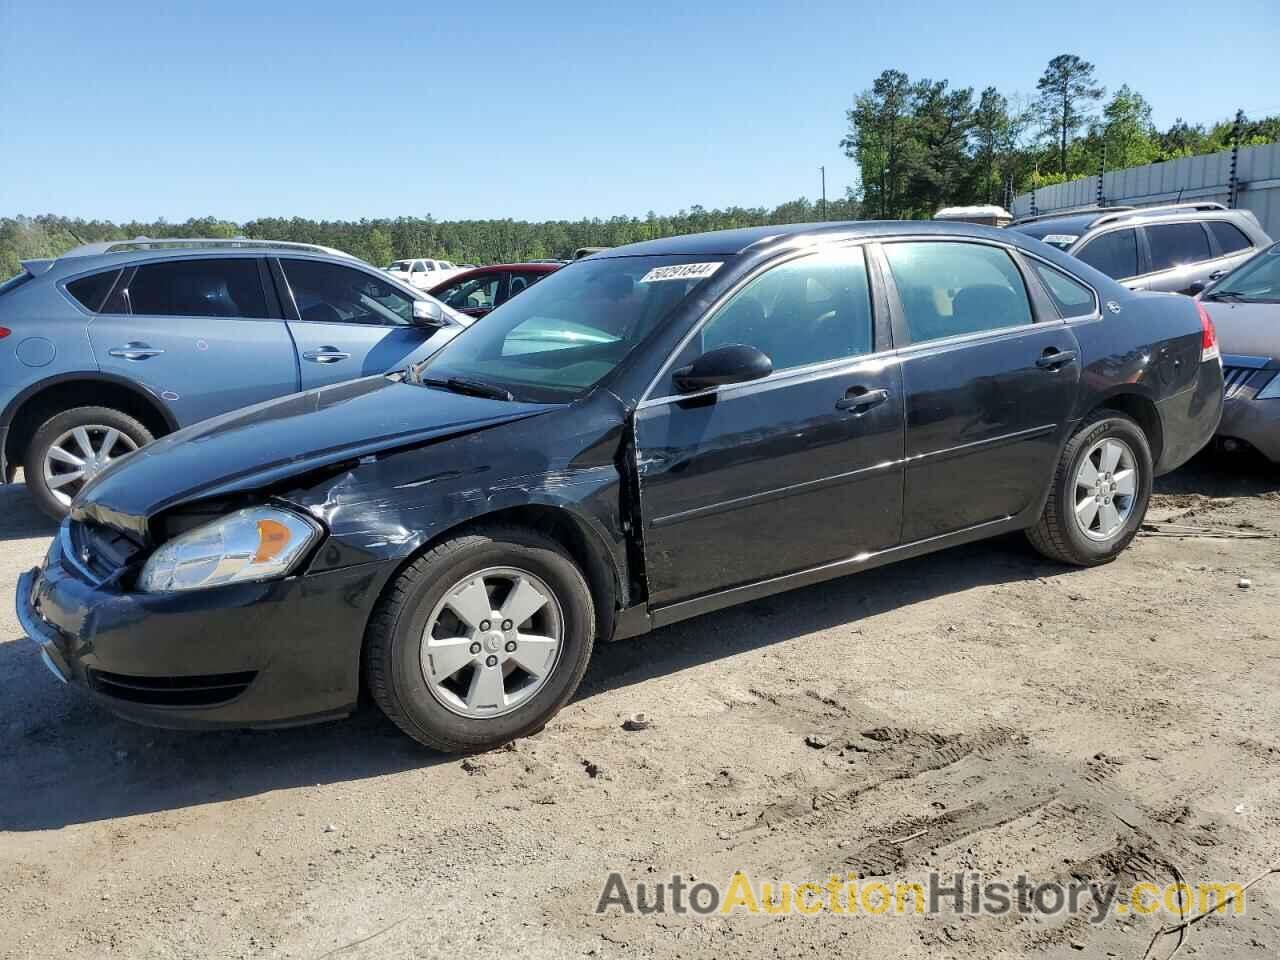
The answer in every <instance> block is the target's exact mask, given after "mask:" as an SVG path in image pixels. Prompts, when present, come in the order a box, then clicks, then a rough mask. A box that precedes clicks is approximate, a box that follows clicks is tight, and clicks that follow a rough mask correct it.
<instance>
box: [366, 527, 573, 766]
mask: <svg viewBox="0 0 1280 960" xmlns="http://www.w3.org/2000/svg"><path fill="white" fill-rule="evenodd" d="M595 622H596V620H595V608H594V605H593V602H592V598H591V592H590V590H589V589H588V588H587V583H586V580H585V579H584V578H583V576H582V573H581V571H580V570H579V569H578V567H577V566H576V565H575V564H574V562H573V561H572V560H571V559H570V558H569V557H568V556H567V555H566V554H565V553H564V551H563V550H562V549H561V548H560V546H559V545H558V544H557V543H556V542H555V541H553V540H551V539H549V538H547V537H544V536H542V535H541V534H538V533H535V532H533V531H531V530H525V529H521V528H514V527H500V528H491V529H485V530H477V531H475V532H473V533H470V534H467V535H464V536H460V537H455V538H454V539H451V540H447V541H445V542H444V543H441V544H439V545H438V546H436V547H434V548H433V549H431V550H429V551H428V552H427V553H425V554H423V555H422V556H421V557H419V558H418V559H417V560H415V561H414V562H413V563H411V564H410V565H409V566H408V568H407V569H406V570H405V571H404V572H403V573H402V574H401V575H400V576H399V577H398V578H397V579H396V581H395V582H394V583H392V584H391V585H390V587H388V589H387V591H386V593H385V594H384V595H383V597H382V599H381V600H379V602H378V606H377V607H376V608H375V610H374V613H373V616H372V617H371V619H370V621H369V628H368V631H367V633H366V638H365V672H366V675H367V678H368V685H369V690H370V693H371V694H372V695H373V698H374V700H375V701H376V702H377V704H378V706H379V707H381V708H382V710H383V712H384V713H386V715H387V716H388V717H389V718H390V719H391V720H392V721H393V722H394V723H395V724H396V725H397V726H398V727H400V729H401V730H403V731H404V732H405V733H407V734H408V735H409V736H411V737H413V738H414V739H415V740H417V741H418V742H419V743H422V744H425V745H426V746H428V747H433V748H435V749H437V750H443V751H448V752H455V751H479V750H487V749H490V748H493V747H496V746H500V745H501V744H503V743H506V742H508V741H510V740H514V739H516V738H518V737H522V736H527V735H529V734H531V733H535V732H537V731H538V730H540V729H541V728H542V727H543V726H544V725H545V724H546V723H547V721H548V720H550V719H551V717H553V716H554V715H555V714H556V713H557V712H558V711H559V710H560V708H561V707H562V706H564V704H565V703H566V702H567V701H568V699H569V697H571V696H572V695H573V692H574V691H575V690H576V689H577V687H578V683H579V682H580V681H581V680H582V675H583V673H585V672H586V669H587V661H588V660H589V659H590V657H591V649H592V646H593V644H594V641H595Z"/></svg>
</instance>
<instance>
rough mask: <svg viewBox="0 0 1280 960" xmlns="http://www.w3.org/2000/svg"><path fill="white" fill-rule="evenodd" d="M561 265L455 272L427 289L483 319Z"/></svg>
mask: <svg viewBox="0 0 1280 960" xmlns="http://www.w3.org/2000/svg"><path fill="white" fill-rule="evenodd" d="M562 266H564V264H562V263H559V262H555V263H499V264H495V265H493V266H491V267H476V268H475V269H474V270H466V271H463V272H462V273H456V274H454V275H453V276H452V277H450V278H449V279H448V280H445V281H443V282H441V283H438V284H436V286H434V287H431V288H429V289H428V290H427V292H428V293H429V294H431V295H432V296H433V297H435V298H436V299H437V300H442V301H444V302H445V303H447V304H448V305H449V306H451V307H453V308H454V309H455V310H458V311H460V312H462V313H465V314H467V315H468V316H471V317H483V316H484V315H485V314H486V313H488V312H489V311H490V310H492V309H493V308H494V307H496V306H498V305H499V304H502V303H506V302H507V301H508V300H510V299H511V298H512V297H514V296H515V295H516V294H517V293H519V292H520V291H521V290H524V289H525V288H526V287H531V286H533V285H534V284H535V283H537V282H538V281H539V280H541V279H542V278H543V277H545V276H546V275H547V274H548V273H555V271H557V270H559V269H560V268H561V267H562Z"/></svg>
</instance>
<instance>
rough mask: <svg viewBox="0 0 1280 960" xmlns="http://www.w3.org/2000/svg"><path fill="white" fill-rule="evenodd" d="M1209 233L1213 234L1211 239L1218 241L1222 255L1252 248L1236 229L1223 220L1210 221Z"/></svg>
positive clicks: (1247, 239)
mask: <svg viewBox="0 0 1280 960" xmlns="http://www.w3.org/2000/svg"><path fill="white" fill-rule="evenodd" d="M1209 232H1210V233H1212V234H1213V238H1214V239H1215V240H1217V241H1218V246H1219V247H1221V248H1222V252H1223V254H1224V255H1225V254H1228V253H1237V252H1238V251H1240V250H1248V249H1249V248H1250V247H1252V246H1253V244H1252V243H1250V242H1249V238H1248V237H1246V236H1245V235H1244V234H1243V233H1242V232H1241V231H1240V229H1239V228H1238V227H1236V226H1234V225H1233V224H1230V223H1227V221H1225V220H1210V221H1209Z"/></svg>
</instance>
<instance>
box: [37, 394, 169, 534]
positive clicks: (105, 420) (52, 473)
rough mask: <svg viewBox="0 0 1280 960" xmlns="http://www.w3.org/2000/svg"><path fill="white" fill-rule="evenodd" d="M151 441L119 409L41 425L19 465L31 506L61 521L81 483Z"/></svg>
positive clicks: (73, 414) (65, 415)
mask: <svg viewBox="0 0 1280 960" xmlns="http://www.w3.org/2000/svg"><path fill="white" fill-rule="evenodd" d="M151 439H152V437H151V433H150V431H149V430H147V428H146V427H144V426H143V425H142V424H141V423H139V422H138V421H137V420H135V419H134V418H133V417H131V416H129V415H128V414H124V413H121V412H120V411H119V410H112V409H111V408H110V407H75V408H74V409H71V410H64V411H63V412H62V413H58V414H55V415H54V416H52V417H50V418H49V419H48V420H46V421H45V422H44V423H43V424H41V425H40V428H39V429H38V430H36V432H35V436H33V437H32V438H31V443H29V444H28V445H27V456H26V460H25V461H24V463H23V474H24V476H25V479H26V483H27V489H28V490H30V491H31V495H32V496H33V497H34V498H35V501H36V506H38V507H39V508H40V509H41V510H43V511H44V512H45V513H47V514H48V515H49V516H51V517H53V518H54V519H55V520H58V519H61V518H62V517H64V516H66V514H67V510H68V509H69V508H70V506H71V501H72V499H74V497H75V495H76V493H78V492H79V490H80V488H81V487H83V486H84V485H85V483H87V482H88V481H89V480H92V479H93V478H94V477H95V476H97V475H98V474H99V473H101V472H102V471H103V469H105V468H106V466H107V465H108V464H109V463H111V462H112V461H113V460H117V459H119V458H120V457H123V456H124V455H125V454H127V453H132V452H133V451H134V450H137V449H138V448H139V447H141V446H143V445H145V444H147V443H150V442H151Z"/></svg>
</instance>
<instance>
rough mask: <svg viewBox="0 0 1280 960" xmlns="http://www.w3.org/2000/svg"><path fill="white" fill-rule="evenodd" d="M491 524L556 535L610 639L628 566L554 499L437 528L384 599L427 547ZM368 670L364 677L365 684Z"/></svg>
mask: <svg viewBox="0 0 1280 960" xmlns="http://www.w3.org/2000/svg"><path fill="white" fill-rule="evenodd" d="M486 527H521V528H524V529H528V530H533V531H536V532H538V533H541V534H542V535H543V536H546V537H549V538H550V539H551V540H553V541H555V542H556V543H557V544H558V545H559V546H560V547H561V548H563V549H564V551H565V552H566V553H567V554H568V555H569V557H570V558H571V559H572V560H573V561H574V563H576V564H577V565H578V568H579V569H580V570H581V571H582V575H583V577H584V578H585V579H586V581H587V588H588V589H589V590H590V591H591V598H592V600H593V601H594V605H595V611H596V639H597V641H606V640H608V639H610V638H611V637H612V635H613V629H614V624H615V622H616V620H617V612H618V606H619V604H620V603H621V604H625V603H626V594H625V592H624V587H623V584H625V583H626V579H625V576H624V574H623V571H621V570H619V569H618V566H617V562H616V561H615V560H614V558H613V556H612V554H611V553H610V551H609V548H608V546H607V544H606V542H605V540H604V538H603V536H602V535H601V534H600V533H599V532H598V531H597V530H596V529H595V527H594V526H593V525H592V523H591V521H589V520H588V519H587V518H585V517H583V516H581V515H580V514H579V513H577V512H576V511H574V510H571V509H569V508H568V507H565V506H559V505H555V504H550V503H540V502H535V503H525V504H519V505H517V506H511V507H505V508H501V509H498V510H493V511H491V512H489V513H484V514H480V515H478V516H475V517H471V518H468V519H466V520H462V521H459V522H458V523H456V524H454V525H452V526H450V527H447V528H445V529H443V530H440V531H437V532H436V533H435V534H434V535H433V536H432V537H431V538H430V539H428V540H424V541H423V542H422V543H421V544H419V545H418V546H417V548H416V549H415V550H413V552H412V553H410V554H408V555H407V556H405V557H404V558H403V559H402V560H401V561H400V563H399V564H398V565H397V566H396V569H395V571H394V572H393V573H392V574H391V576H390V577H388V578H387V581H386V583H385V584H384V585H383V587H382V590H381V592H380V593H379V600H381V598H382V596H383V595H385V594H386V592H387V591H388V590H390V589H391V588H392V587H393V585H394V584H395V583H396V581H397V580H398V579H399V578H400V575H401V574H402V573H403V572H404V570H405V569H406V568H407V567H408V566H409V565H410V564H412V563H413V562H414V561H415V560H417V559H418V558H419V557H420V556H422V555H423V554H424V553H426V552H428V551H429V550H431V549H433V548H434V547H436V546H438V545H439V544H440V543H442V542H444V541H445V540H451V539H453V538H454V537H458V536H462V535H465V534H467V533H471V532H473V531H475V530H479V529H484V528H486ZM367 644H368V637H367V636H366V637H365V638H364V640H363V641H362V642H361V647H360V663H361V672H362V673H363V669H364V667H363V665H364V648H365V647H366V646H367ZM363 679H364V678H363V676H362V678H361V681H362V685H363Z"/></svg>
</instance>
